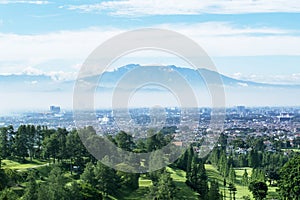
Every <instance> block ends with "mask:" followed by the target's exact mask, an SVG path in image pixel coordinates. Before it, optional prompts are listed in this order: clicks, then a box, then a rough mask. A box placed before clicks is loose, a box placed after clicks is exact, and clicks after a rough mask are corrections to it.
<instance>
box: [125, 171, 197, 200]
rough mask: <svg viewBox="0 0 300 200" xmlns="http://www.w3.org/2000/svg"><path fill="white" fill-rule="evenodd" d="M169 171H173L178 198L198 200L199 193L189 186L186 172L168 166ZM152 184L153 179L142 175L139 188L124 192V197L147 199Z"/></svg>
mask: <svg viewBox="0 0 300 200" xmlns="http://www.w3.org/2000/svg"><path fill="white" fill-rule="evenodd" d="M167 170H168V172H170V173H171V177H172V178H173V180H174V182H175V185H176V187H177V189H178V193H177V199H185V200H197V199H198V195H197V193H196V192H194V191H193V190H192V189H191V188H189V187H188V186H187V185H186V184H185V181H186V178H185V172H184V171H182V170H179V169H172V168H169V167H168V168H167ZM151 185H152V181H151V180H149V179H147V178H146V177H145V176H141V177H140V179H139V189H137V190H136V191H134V192H131V193H129V194H124V198H123V199H128V200H129V199H130V200H131V199H132V200H135V199H136V200H137V199H147V194H148V193H149V188H150V186H151Z"/></svg>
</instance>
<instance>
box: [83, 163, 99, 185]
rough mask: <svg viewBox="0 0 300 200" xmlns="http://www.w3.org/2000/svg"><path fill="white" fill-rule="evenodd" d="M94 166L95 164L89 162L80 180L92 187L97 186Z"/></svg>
mask: <svg viewBox="0 0 300 200" xmlns="http://www.w3.org/2000/svg"><path fill="white" fill-rule="evenodd" d="M94 168H95V167H94V165H93V163H91V162H89V163H87V164H86V167H85V168H84V171H83V173H82V174H81V176H80V179H81V180H83V181H84V182H85V183H88V184H90V185H92V186H96V179H95V173H94Z"/></svg>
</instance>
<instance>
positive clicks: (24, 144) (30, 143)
mask: <svg viewBox="0 0 300 200" xmlns="http://www.w3.org/2000/svg"><path fill="white" fill-rule="evenodd" d="M26 157H29V158H30V160H32V159H33V158H37V159H48V160H50V159H52V160H53V162H56V161H59V162H66V161H67V160H68V161H69V162H70V163H73V164H75V165H78V166H83V164H84V163H83V160H82V159H83V158H85V157H91V156H90V154H89V153H88V152H87V151H86V148H85V147H84V146H83V144H82V142H81V140H80V138H79V136H78V133H77V131H76V130H72V131H67V130H66V129H65V128H58V129H56V130H55V129H48V127H47V126H33V125H21V126H19V128H18V130H16V131H15V130H14V128H13V127H12V126H8V127H2V128H0V164H1V161H2V160H3V159H6V158H11V159H18V160H19V161H20V162H26V159H25V158H26ZM0 167H1V165H0Z"/></svg>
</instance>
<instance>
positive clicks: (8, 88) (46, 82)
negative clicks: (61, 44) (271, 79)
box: [0, 64, 300, 92]
mask: <svg viewBox="0 0 300 200" xmlns="http://www.w3.org/2000/svg"><path fill="white" fill-rule="evenodd" d="M135 69H140V70H139V71H137V72H138V73H135V74H131V75H130V78H128V79H127V80H125V81H123V82H122V84H123V85H126V87H135V86H134V84H135V83H136V82H139V81H140V80H141V79H145V80H149V79H153V77H154V76H158V77H159V75H160V74H163V75H161V77H159V78H166V75H172V74H174V72H177V73H178V74H179V75H180V76H182V77H183V78H184V79H185V80H186V81H187V82H188V84H190V85H191V86H192V87H203V86H205V80H212V82H213V81H214V79H215V78H216V77H220V79H221V80H222V84H223V86H224V87H225V88H246V87H250V88H282V89H285V88H286V89H299V88H300V85H283V84H282V85H280V84H266V83H258V82H253V81H246V80H238V79H234V78H231V77H228V76H225V75H222V74H219V73H218V72H215V71H210V70H208V69H204V68H202V69H199V70H195V69H191V68H182V67H177V66H174V65H172V66H140V65H138V64H130V65H126V66H123V67H120V68H118V69H115V70H113V71H106V72H104V73H103V74H101V76H90V77H87V78H85V80H86V81H89V82H93V83H97V80H98V79H99V77H101V79H100V81H99V87H98V90H100V91H101V90H112V89H113V88H115V87H116V85H117V83H118V81H119V80H121V79H122V77H125V75H127V74H128V73H130V72H132V71H134V70H135ZM166 71H167V73H166ZM203 77H205V79H204V78H203ZM154 80H155V79H154ZM75 81H76V80H66V81H58V80H55V79H53V78H51V76H47V75H28V74H18V75H17V74H11V75H0V85H2V87H1V89H0V91H2V92H18V91H20V92H72V91H73V88H74V84H75ZM178 85H179V83H178ZM125 89H126V88H125ZM152 89H153V88H152ZM157 89H158V88H157Z"/></svg>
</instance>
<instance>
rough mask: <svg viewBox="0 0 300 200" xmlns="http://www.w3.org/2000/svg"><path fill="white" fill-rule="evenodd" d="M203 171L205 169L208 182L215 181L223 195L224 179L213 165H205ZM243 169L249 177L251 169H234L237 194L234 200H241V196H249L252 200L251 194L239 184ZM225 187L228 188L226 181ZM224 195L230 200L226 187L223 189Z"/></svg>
mask: <svg viewBox="0 0 300 200" xmlns="http://www.w3.org/2000/svg"><path fill="white" fill-rule="evenodd" d="M205 169H206V173H207V175H208V178H209V180H212V179H215V180H217V181H218V182H219V185H220V192H222V193H224V186H223V185H224V183H223V181H224V179H223V177H222V176H221V174H220V172H219V171H218V170H217V169H216V168H215V167H214V166H213V165H208V164H206V165H205ZM244 169H247V171H248V174H249V176H250V175H251V173H252V169H251V168H238V169H236V174H237V181H236V183H235V187H236V189H237V193H236V200H242V199H243V198H242V197H243V196H250V198H251V199H253V198H252V194H251V192H250V191H249V190H248V187H245V186H243V185H242V184H240V179H241V176H242V175H243V174H244ZM227 186H228V181H227ZM225 193H226V199H228V200H229V199H230V198H229V191H228V189H227V187H226V188H225Z"/></svg>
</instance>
